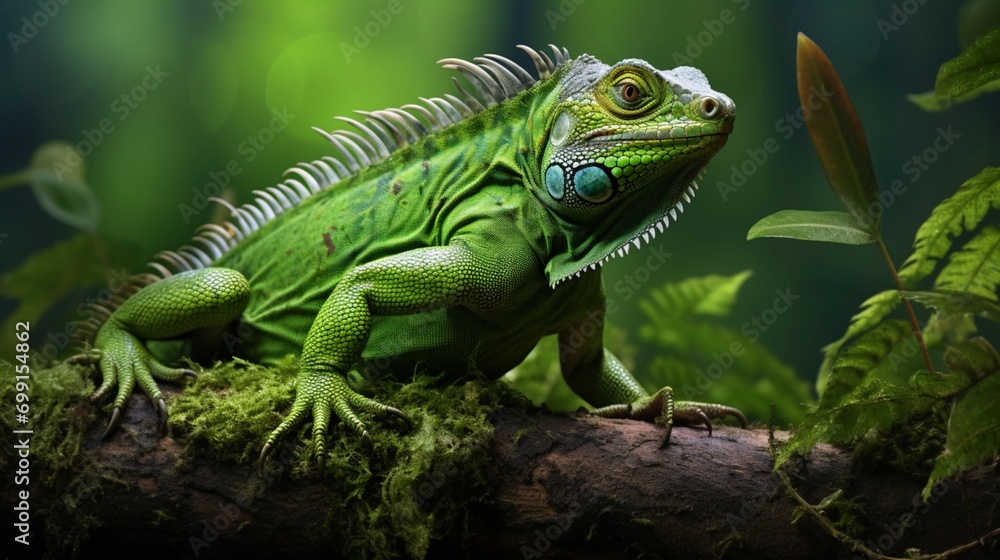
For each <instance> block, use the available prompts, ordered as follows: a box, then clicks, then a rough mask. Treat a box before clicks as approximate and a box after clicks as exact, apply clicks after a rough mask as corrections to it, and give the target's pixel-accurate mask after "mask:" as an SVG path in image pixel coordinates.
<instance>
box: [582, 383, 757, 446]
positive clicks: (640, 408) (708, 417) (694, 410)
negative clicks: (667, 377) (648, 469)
mask: <svg viewBox="0 0 1000 560" xmlns="http://www.w3.org/2000/svg"><path fill="white" fill-rule="evenodd" d="M592 414H594V415H595V416H603V417H605V418H631V419H632V420H645V421H647V422H656V423H657V424H662V425H663V426H664V427H665V428H666V434H665V436H664V438H663V443H662V444H660V447H663V446H665V445H667V443H668V442H669V441H670V434H671V432H672V431H673V427H674V424H675V423H676V424H684V425H693V426H698V425H701V426H705V427H707V428H708V435H709V436H711V435H712V420H713V419H714V420H721V419H723V418H725V417H727V416H733V417H735V418H736V419H738V420H739V421H740V425H741V426H742V427H743V429H746V428H747V427H749V424H748V423H747V419H746V416H744V415H743V413H742V412H740V411H739V410H737V409H735V408H733V407H731V406H723V405H721V404H713V403H697V402H690V401H676V402H675V401H674V391H673V389H671V388H670V387H664V388H662V389H660V390H659V391H657V392H656V394H655V395H653V396H651V397H644V398H642V399H639V400H637V401H635V402H633V403H625V404H613V405H611V406H605V407H602V408H598V409H596V410H594V411H593V412H592Z"/></svg>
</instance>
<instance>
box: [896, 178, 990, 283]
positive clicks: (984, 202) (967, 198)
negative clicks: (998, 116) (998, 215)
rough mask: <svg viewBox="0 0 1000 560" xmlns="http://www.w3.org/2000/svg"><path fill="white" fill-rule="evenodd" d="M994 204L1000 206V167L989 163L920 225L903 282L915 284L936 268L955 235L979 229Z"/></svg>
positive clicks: (902, 273) (904, 264) (905, 266)
mask: <svg viewBox="0 0 1000 560" xmlns="http://www.w3.org/2000/svg"><path fill="white" fill-rule="evenodd" d="M990 208H995V209H1000V168H998V167H987V168H985V169H983V170H982V171H981V172H979V174H978V175H976V176H975V177H973V178H971V179H969V180H968V181H966V182H965V183H963V184H962V186H960V187H959V188H958V190H957V191H956V192H955V194H953V195H951V196H950V197H948V198H946V199H944V200H943V201H941V203H940V204H938V205H937V207H936V208H934V211H933V212H931V216H930V218H927V220H926V221H925V222H924V223H923V224H921V225H920V229H918V230H917V235H916V239H915V240H914V242H913V247H914V249H913V254H911V255H910V257H909V258H907V259H906V261H905V262H904V263H903V266H902V267H900V269H899V278H900V280H902V281H903V285H905V286H910V287H912V286H914V285H915V284H916V283H917V282H919V281H920V280H922V279H924V278H926V277H927V276H928V275H929V274H930V273H931V272H933V271H934V268H935V267H936V266H937V261H938V259H940V258H942V257H943V256H944V255H945V254H946V253H947V252H948V250H949V249H951V238H953V237H955V236H957V235H959V234H961V233H962V232H963V231H972V230H973V229H975V228H976V226H978V225H979V222H980V221H982V219H983V218H984V217H985V216H986V213H987V212H988V211H989V210H990Z"/></svg>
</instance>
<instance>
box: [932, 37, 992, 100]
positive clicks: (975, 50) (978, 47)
mask: <svg viewBox="0 0 1000 560" xmlns="http://www.w3.org/2000/svg"><path fill="white" fill-rule="evenodd" d="M998 79H1000V27H998V28H994V29H993V30H991V31H989V32H987V33H986V34H984V35H983V36H981V37H979V38H978V39H976V40H975V42H973V43H972V44H971V45H969V47H968V48H967V49H965V50H964V51H962V53H961V54H960V55H958V56H957V57H955V58H953V59H951V60H949V61H948V62H945V63H944V64H942V65H941V68H940V69H939V70H938V75H937V81H936V83H935V84H934V92H935V93H937V94H938V95H939V96H942V97H958V96H960V95H965V94H967V93H969V92H971V91H973V90H975V89H976V88H980V87H982V86H984V85H986V84H988V83H990V82H992V81H994V80H998Z"/></svg>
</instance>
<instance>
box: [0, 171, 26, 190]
mask: <svg viewBox="0 0 1000 560" xmlns="http://www.w3.org/2000/svg"><path fill="white" fill-rule="evenodd" d="M27 182H28V177H27V174H26V173H25V172H24V170H21V171H15V172H14V173H8V174H7V175H4V176H2V177H0V191H2V190H3V189H6V188H9V187H14V186H17V185H21V184H24V183H27Z"/></svg>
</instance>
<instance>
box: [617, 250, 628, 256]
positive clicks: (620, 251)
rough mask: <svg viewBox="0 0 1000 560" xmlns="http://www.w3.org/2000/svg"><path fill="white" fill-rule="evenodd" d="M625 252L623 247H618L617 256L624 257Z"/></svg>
mask: <svg viewBox="0 0 1000 560" xmlns="http://www.w3.org/2000/svg"><path fill="white" fill-rule="evenodd" d="M626 252H627V251H625V249H618V256H619V257H624V256H625V253H626Z"/></svg>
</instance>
